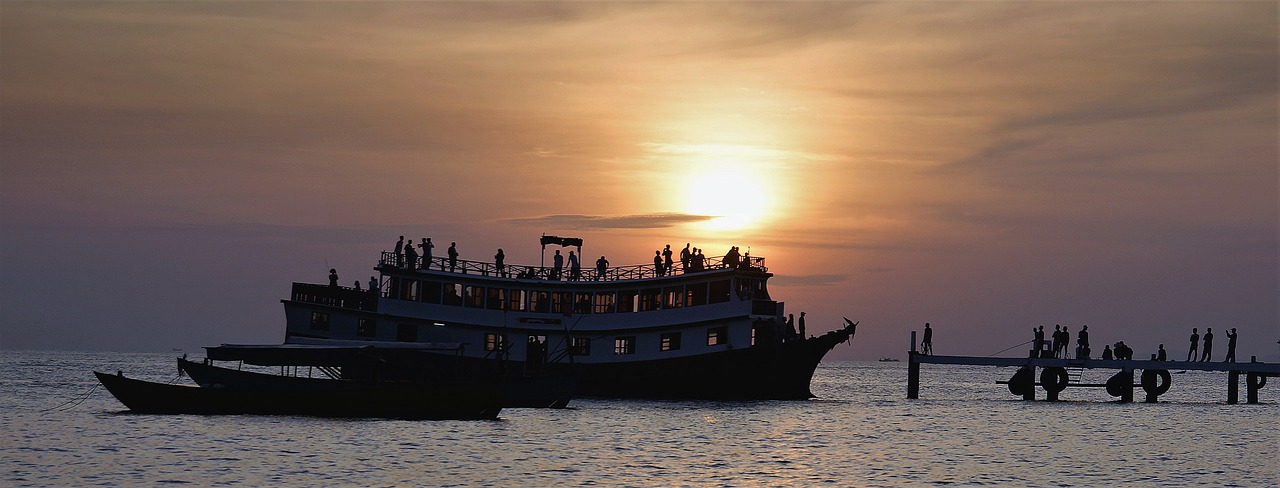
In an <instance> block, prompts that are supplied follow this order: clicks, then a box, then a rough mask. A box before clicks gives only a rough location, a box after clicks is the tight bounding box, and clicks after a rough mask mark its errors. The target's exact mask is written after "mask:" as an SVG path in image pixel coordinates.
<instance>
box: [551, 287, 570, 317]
mask: <svg viewBox="0 0 1280 488" xmlns="http://www.w3.org/2000/svg"><path fill="white" fill-rule="evenodd" d="M572 311H573V292H568V291H557V292H552V293H551V312H552V313H563V314H567V313H569V312H572Z"/></svg>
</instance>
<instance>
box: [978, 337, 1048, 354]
mask: <svg viewBox="0 0 1280 488" xmlns="http://www.w3.org/2000/svg"><path fill="white" fill-rule="evenodd" d="M1035 341H1036V340H1035V339H1032V340H1029V341H1027V342H1024V343H1022V344H1015V345H1013V346H1009V347H1006V348H1004V349H1001V350H999V351H996V352H995V354H991V355H988V356H987V357H993V356H995V355H996V354H1000V353H1002V352H1005V351H1008V350H1010V349H1013V348H1015V347H1020V346H1025V345H1027V344H1030V343H1032V342H1035Z"/></svg>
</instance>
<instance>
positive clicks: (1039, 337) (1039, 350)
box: [1031, 325, 1044, 357]
mask: <svg viewBox="0 0 1280 488" xmlns="http://www.w3.org/2000/svg"><path fill="white" fill-rule="evenodd" d="M1031 334H1032V335H1033V336H1034V337H1035V339H1033V340H1032V341H1031V343H1032V344H1035V351H1036V355H1035V357H1041V356H1043V355H1044V352H1043V351H1044V326H1043V325H1041V326H1040V328H1038V329H1037V328H1035V327H1032V328H1031Z"/></svg>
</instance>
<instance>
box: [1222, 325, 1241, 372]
mask: <svg viewBox="0 0 1280 488" xmlns="http://www.w3.org/2000/svg"><path fill="white" fill-rule="evenodd" d="M1237 335H1238V334H1236V328H1235V327H1232V328H1231V331H1230V332H1227V359H1225V360H1224V361H1223V362H1227V363H1234V362H1236V336H1237Z"/></svg>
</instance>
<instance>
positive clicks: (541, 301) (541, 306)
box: [529, 291, 551, 313]
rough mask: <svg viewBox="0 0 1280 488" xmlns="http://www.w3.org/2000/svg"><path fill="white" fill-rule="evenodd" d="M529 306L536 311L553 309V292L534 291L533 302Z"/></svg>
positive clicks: (545, 311)
mask: <svg viewBox="0 0 1280 488" xmlns="http://www.w3.org/2000/svg"><path fill="white" fill-rule="evenodd" d="M529 308H530V309H532V310H533V311H534V312H542V313H547V312H550V311H551V293H550V292H545V291H535V292H533V303H531V304H530V305H529Z"/></svg>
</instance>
